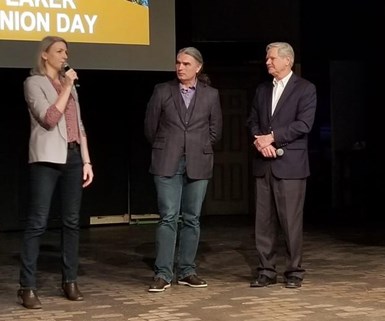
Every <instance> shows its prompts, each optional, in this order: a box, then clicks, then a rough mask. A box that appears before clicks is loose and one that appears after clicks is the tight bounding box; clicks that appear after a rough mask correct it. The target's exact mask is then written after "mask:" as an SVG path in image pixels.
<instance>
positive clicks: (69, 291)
mask: <svg viewBox="0 0 385 321" xmlns="http://www.w3.org/2000/svg"><path fill="white" fill-rule="evenodd" d="M62 289H63V293H64V296H65V297H66V298H67V299H68V300H71V301H83V300H84V297H83V294H82V293H81V292H80V291H79V289H78V285H77V283H76V282H67V283H63V284H62Z"/></svg>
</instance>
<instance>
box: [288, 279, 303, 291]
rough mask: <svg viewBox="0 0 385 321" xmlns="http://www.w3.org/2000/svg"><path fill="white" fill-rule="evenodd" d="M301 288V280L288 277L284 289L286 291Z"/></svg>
mask: <svg viewBox="0 0 385 321" xmlns="http://www.w3.org/2000/svg"><path fill="white" fill-rule="evenodd" d="M301 286H302V279H300V278H299V277H296V276H289V277H288V278H287V280H286V285H285V287H286V288H288V289H297V288H300V287H301Z"/></svg>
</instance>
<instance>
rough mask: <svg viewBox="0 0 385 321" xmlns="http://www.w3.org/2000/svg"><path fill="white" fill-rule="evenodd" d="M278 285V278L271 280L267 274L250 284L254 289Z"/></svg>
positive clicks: (261, 275)
mask: <svg viewBox="0 0 385 321" xmlns="http://www.w3.org/2000/svg"><path fill="white" fill-rule="evenodd" d="M276 283H277V277H274V278H269V277H268V276H267V275H265V274H260V275H259V276H258V278H257V279H256V280H254V281H252V282H251V283H250V286H251V287H252V288H262V287H265V286H269V285H272V284H276Z"/></svg>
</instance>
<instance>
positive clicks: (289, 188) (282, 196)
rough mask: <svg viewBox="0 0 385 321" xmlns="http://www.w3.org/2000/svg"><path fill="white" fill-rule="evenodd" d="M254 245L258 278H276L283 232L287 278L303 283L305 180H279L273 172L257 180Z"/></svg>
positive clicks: (269, 171) (285, 273)
mask: <svg viewBox="0 0 385 321" xmlns="http://www.w3.org/2000/svg"><path fill="white" fill-rule="evenodd" d="M255 183H256V186H255V192H256V195H255V201H256V204H255V208H256V210H255V211H256V213H255V243H256V249H257V255H258V259H259V266H258V268H257V271H258V274H259V275H260V274H264V275H266V276H268V277H270V278H273V277H275V276H276V275H277V270H276V265H277V253H278V246H279V243H280V234H281V233H280V232H282V236H283V243H284V250H285V252H284V255H285V259H286V262H285V270H284V276H285V277H286V278H287V277H289V276H296V277H299V278H300V279H303V277H304V272H305V270H304V269H303V268H302V267H301V262H302V243H303V206H304V201H305V191H306V179H305V178H304V179H278V178H276V177H274V175H273V174H272V172H271V168H270V169H269V170H268V171H267V173H266V175H265V176H264V177H256V179H255Z"/></svg>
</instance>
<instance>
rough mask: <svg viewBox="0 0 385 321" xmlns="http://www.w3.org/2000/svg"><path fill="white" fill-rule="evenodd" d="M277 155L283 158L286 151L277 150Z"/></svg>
mask: <svg viewBox="0 0 385 321" xmlns="http://www.w3.org/2000/svg"><path fill="white" fill-rule="evenodd" d="M275 153H276V154H277V156H282V155H283V154H285V151H284V150H283V149H282V148H277V149H276V150H275Z"/></svg>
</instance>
